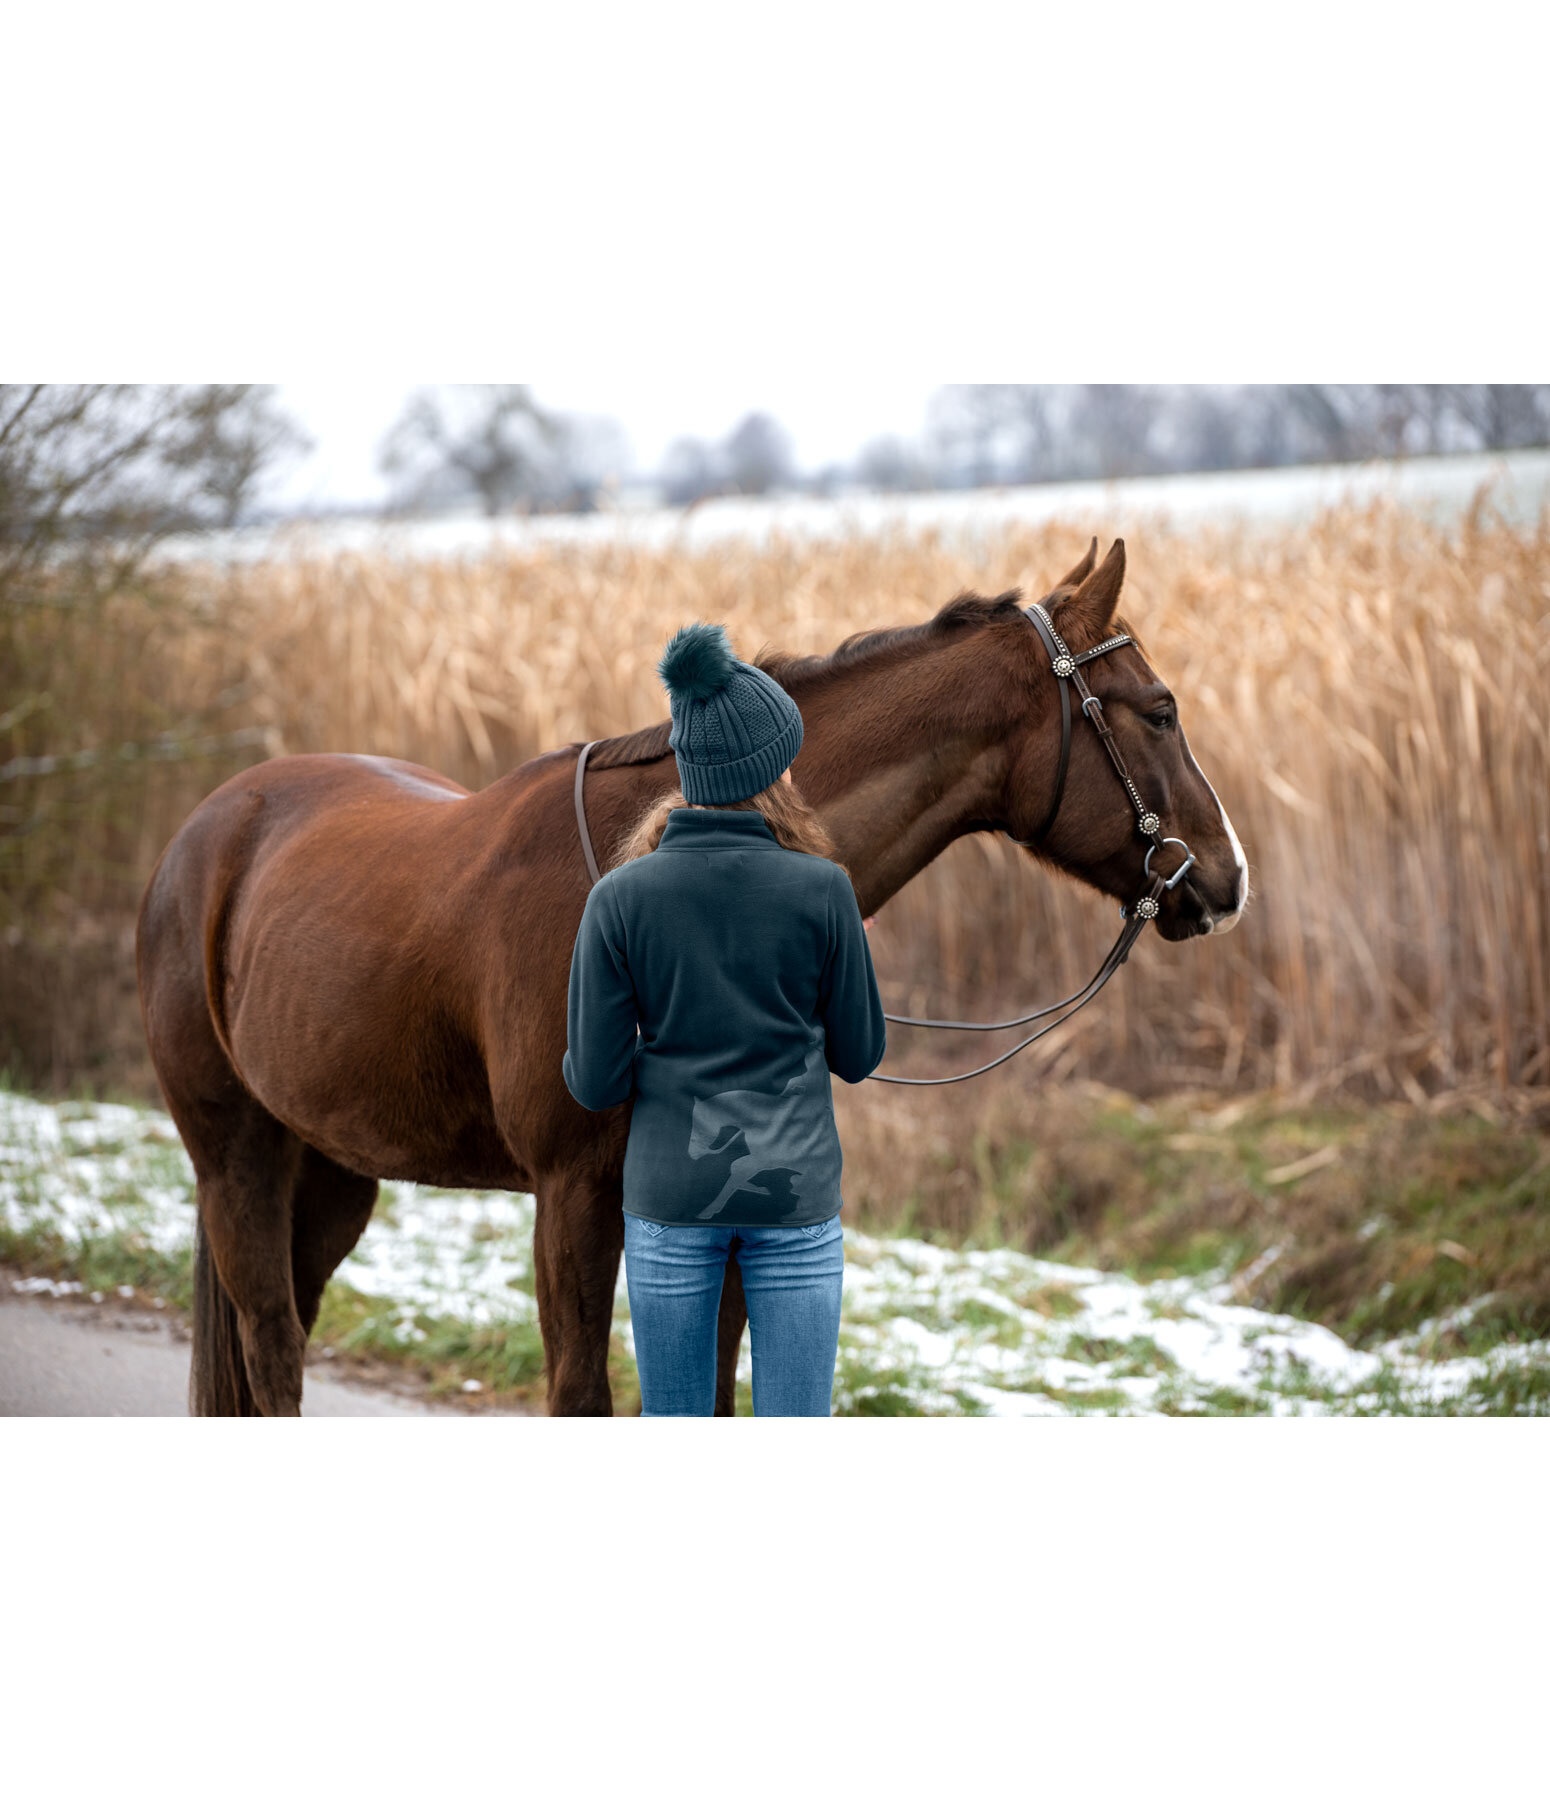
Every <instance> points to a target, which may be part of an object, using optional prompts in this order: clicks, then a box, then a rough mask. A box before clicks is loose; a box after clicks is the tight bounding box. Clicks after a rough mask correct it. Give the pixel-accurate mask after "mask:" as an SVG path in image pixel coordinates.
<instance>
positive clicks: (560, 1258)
mask: <svg viewBox="0 0 1550 1800" xmlns="http://www.w3.org/2000/svg"><path fill="white" fill-rule="evenodd" d="M534 1186H535V1192H536V1195H537V1199H538V1217H537V1221H536V1223H535V1225H534V1228H533V1274H534V1279H535V1286H536V1288H537V1292H538V1321H539V1326H540V1328H541V1329H542V1331H543V1335H544V1365H545V1368H546V1369H547V1371H548V1376H549V1411H550V1413H551V1414H552V1415H554V1416H556V1417H558V1416H560V1415H562V1414H575V1413H585V1414H591V1415H594V1416H596V1415H607V1414H610V1413H612V1412H613V1409H614V1403H613V1395H612V1393H611V1392H610V1391H609V1386H608V1334H609V1331H610V1329H611V1327H612V1324H613V1314H614V1289H615V1286H616V1285H617V1283H618V1280H619V1255H620V1252H621V1251H622V1250H623V1248H624V1209H623V1207H622V1205H621V1203H620V1190H619V1182H618V1179H617V1177H614V1178H612V1179H610V1178H609V1177H607V1176H606V1175H603V1174H600V1173H597V1172H595V1171H587V1172H585V1173H583V1172H582V1171H579V1170H576V1169H556V1170H553V1171H551V1172H550V1173H548V1174H547V1175H544V1176H542V1177H541V1178H540V1179H539V1180H538V1181H537V1182H536V1183H535V1184H534Z"/></svg>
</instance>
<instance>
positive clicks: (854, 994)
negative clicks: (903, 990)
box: [818, 869, 887, 1082]
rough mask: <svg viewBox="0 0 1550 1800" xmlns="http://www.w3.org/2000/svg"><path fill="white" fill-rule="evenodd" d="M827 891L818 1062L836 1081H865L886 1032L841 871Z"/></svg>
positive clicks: (857, 913)
mask: <svg viewBox="0 0 1550 1800" xmlns="http://www.w3.org/2000/svg"><path fill="white" fill-rule="evenodd" d="M834 873H835V877H836V879H835V883H834V886H833V888H832V889H831V890H830V900H829V930H830V939H831V947H830V952H829V962H828V966H827V968H826V969H825V970H824V978H823V985H822V987H821V989H820V992H819V1001H818V1005H819V1012H820V1014H821V1016H822V1018H823V1027H824V1035H825V1038H826V1040H827V1041H826V1043H825V1047H824V1057H825V1060H826V1061H827V1062H828V1065H829V1067H830V1068H831V1069H832V1070H833V1071H834V1073H835V1074H836V1075H838V1076H839V1078H840V1080H841V1081H849V1082H857V1081H865V1080H866V1078H867V1076H868V1075H870V1074H871V1073H872V1071H873V1070H874V1069H875V1068H876V1067H877V1065H878V1064H879V1063H880V1062H881V1061H882V1060H883V1050H884V1049H885V1047H886V1045H887V1027H886V1026H885V1024H884V1022H883V1002H882V996H881V995H880V994H879V993H878V991H877V976H876V975H875V973H874V972H873V969H872V952H871V950H870V949H869V948H868V947H867V940H866V928H865V927H864V926H863V925H862V923H861V909H860V907H858V906H857V905H856V894H855V889H854V888H852V887H851V885H850V878H849V877H848V876H847V875H846V874H845V872H844V870H843V869H836V870H835V872H834Z"/></svg>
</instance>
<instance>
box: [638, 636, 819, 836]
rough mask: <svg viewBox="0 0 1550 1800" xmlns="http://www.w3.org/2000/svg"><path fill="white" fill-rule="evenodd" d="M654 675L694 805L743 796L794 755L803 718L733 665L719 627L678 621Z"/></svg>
mask: <svg viewBox="0 0 1550 1800" xmlns="http://www.w3.org/2000/svg"><path fill="white" fill-rule="evenodd" d="M657 673H658V674H659V675H660V676H661V677H662V685H663V686H664V687H665V688H666V689H667V697H668V701H669V704H670V705H671V708H672V713H673V729H672V731H671V732H670V733H669V735H668V740H667V741H668V743H669V744H671V745H672V748H673V754H674V756H675V757H676V758H677V759H678V781H679V785H680V786H681V787H682V788H683V794H684V799H685V800H687V801H689V802H690V803H691V804H692V805H695V806H730V805H731V804H732V802H733V801H734V800H747V799H749V798H751V797H752V796H753V795H754V794H757V793H759V792H760V791H761V789H763V788H767V787H768V786H769V785H770V783H771V782H772V781H778V780H779V779H780V777H781V773H782V771H784V770H785V769H788V768H789V767H790V766H791V764H792V763H793V762H794V761H795V760H796V754H797V751H798V750H800V749H801V748H802V715H801V713H799V712H798V711H797V706H796V702H795V701H794V700H793V699H792V698H791V696H790V695H789V694H788V693H787V692H786V690H785V689H784V688H783V687H781V686H780V684H779V683H778V682H775V681H772V680H771V679H770V677H769V676H768V675H766V674H765V673H764V671H763V670H762V669H756V668H754V666H753V665H752V663H745V662H739V661H738V660H737V658H736V657H735V656H734V655H733V654H732V646H731V644H729V643H728V642H727V634H726V628H725V627H724V626H721V625H702V624H699V623H696V624H693V625H685V626H683V627H682V628H681V629H680V630H678V631H675V632H674V633H673V635H672V637H670V638H669V639H668V642H667V648H666V649H665V650H664V651H663V652H662V660H661V661H660V662H659V663H658V664H657Z"/></svg>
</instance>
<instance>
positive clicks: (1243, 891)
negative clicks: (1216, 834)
mask: <svg viewBox="0 0 1550 1800" xmlns="http://www.w3.org/2000/svg"><path fill="white" fill-rule="evenodd" d="M1182 734H1183V727H1182V726H1181V727H1180V735H1181V736H1182ZM1184 754H1185V755H1186V756H1187V757H1188V758H1189V766H1190V767H1191V768H1192V769H1193V770H1194V771H1195V773H1196V774H1197V775H1198V776H1199V777H1200V779H1201V780H1202V781H1204V782H1205V784H1206V791H1207V793H1209V794H1210V796H1211V798H1212V799H1213V800H1215V801H1216V810H1217V811H1218V812H1219V813H1220V814H1221V815H1222V826H1223V829H1224V830H1225V831H1226V833H1227V841H1228V843H1229V844H1231V845H1232V855H1233V861H1234V862H1235V863H1236V864H1237V865H1238V900H1237V904H1236V905H1235V906H1234V907H1233V910H1232V911H1231V912H1230V913H1221V914H1217V913H1213V914H1212V915H1211V924H1210V926H1209V929H1210V930H1211V931H1212V932H1222V931H1231V930H1232V928H1233V926H1234V925H1236V924H1237V923H1238V921H1239V920H1240V919H1241V918H1242V917H1243V908H1244V904H1245V903H1246V901H1247V900H1248V897H1249V863H1248V858H1247V857H1246V856H1245V855H1244V854H1243V845H1242V844H1241V843H1239V841H1238V834H1237V832H1236V831H1234V830H1233V828H1232V820H1231V819H1229V818H1228V816H1227V808H1226V807H1225V806H1223V805H1222V802H1221V800H1220V798H1219V797H1218V795H1217V791H1216V789H1215V788H1214V787H1212V786H1211V783H1210V781H1209V780H1207V778H1206V772H1205V770H1204V769H1202V768H1201V766H1200V764H1199V763H1197V762H1196V761H1195V753H1194V751H1193V750H1191V749H1190V747H1189V739H1188V738H1185V739H1184Z"/></svg>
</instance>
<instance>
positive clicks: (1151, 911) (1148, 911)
mask: <svg viewBox="0 0 1550 1800" xmlns="http://www.w3.org/2000/svg"><path fill="white" fill-rule="evenodd" d="M1136 917H1137V918H1138V919H1155V918H1156V917H1157V902H1156V901H1155V900H1154V899H1153V898H1152V897H1151V895H1150V894H1148V895H1147V897H1146V899H1144V900H1138V901H1137V902H1136Z"/></svg>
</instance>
